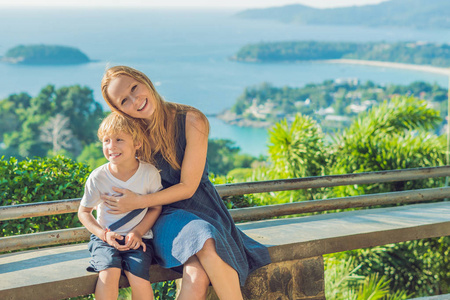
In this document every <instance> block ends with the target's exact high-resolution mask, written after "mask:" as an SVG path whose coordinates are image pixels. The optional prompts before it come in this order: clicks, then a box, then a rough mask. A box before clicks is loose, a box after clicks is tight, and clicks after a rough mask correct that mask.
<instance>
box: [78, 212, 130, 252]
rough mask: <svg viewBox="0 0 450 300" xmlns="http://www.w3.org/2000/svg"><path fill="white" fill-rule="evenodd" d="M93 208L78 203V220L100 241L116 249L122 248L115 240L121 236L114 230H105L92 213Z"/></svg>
mask: <svg viewBox="0 0 450 300" xmlns="http://www.w3.org/2000/svg"><path fill="white" fill-rule="evenodd" d="M93 210H94V208H93V207H85V206H82V205H80V207H79V208H78V219H79V220H80V222H81V223H82V224H83V225H84V227H86V229H87V230H89V232H90V233H92V234H95V235H96V236H98V237H99V238H100V239H101V240H102V241H105V242H106V243H108V244H110V245H111V246H113V247H115V248H117V249H118V250H124V249H122V247H123V246H120V245H119V244H118V243H117V241H116V239H119V240H121V239H123V237H122V236H121V235H119V234H117V233H115V232H112V231H111V232H107V231H106V230H104V229H103V228H102V227H101V226H100V224H98V222H97V220H96V219H95V218H94V216H93V215H92V211H93ZM125 250H126V249H125Z"/></svg>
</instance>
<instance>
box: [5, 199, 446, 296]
mask: <svg viewBox="0 0 450 300" xmlns="http://www.w3.org/2000/svg"><path fill="white" fill-rule="evenodd" d="M238 227H239V228H240V229H241V230H243V231H244V232H245V233H246V234H247V235H249V236H250V237H252V238H254V239H255V240H257V241H259V242H261V243H262V244H264V245H266V246H267V247H268V248H269V251H270V255H271V258H272V261H273V263H272V264H270V265H269V266H266V267H263V268H261V269H259V270H257V271H256V272H254V273H253V274H252V275H251V276H250V277H249V278H248V280H247V283H246V286H245V288H244V290H243V292H244V296H245V297H246V298H248V299H269V297H267V295H268V293H269V291H270V293H272V295H276V294H277V293H284V295H285V294H286V293H285V291H277V290H274V288H273V286H279V287H280V288H286V287H288V286H290V289H292V297H293V298H294V299H325V296H324V278H323V276H324V275H323V259H322V255H324V254H329V253H335V252H341V251H346V250H352V249H359V248H366V247H373V246H378V245H385V244H390V243H397V242H403V241H408V240H415V239H421V238H430V237H441V236H447V235H450V202H437V203H427V204H414V205H407V206H397V207H390V208H375V209H365V210H355V211H348V212H338V213H329V214H322V215H312V216H306V217H295V218H281V219H270V220H261V221H255V222H247V223H241V224H238ZM88 261H89V252H88V250H87V245H86V243H83V244H75V245H66V246H57V247H49V248H43V249H39V250H29V251H21V252H15V253H10V254H3V255H0V299H11V300H12V299H18V300H19V299H20V300H25V299H65V298H69V297H75V296H79V295H86V294H90V293H93V292H94V288H95V283H96V279H97V275H96V274H95V273H89V272H87V271H86V266H87V265H88ZM280 272H281V274H283V272H288V273H289V274H290V275H289V276H287V277H283V276H280ZM176 278H180V274H178V273H176V272H174V271H171V270H166V269H162V268H161V267H159V266H157V265H153V266H152V267H151V281H152V282H159V281H165V280H173V279H176ZM280 278H281V279H280ZM283 278H285V279H283ZM286 278H287V279H286ZM274 280H275V281H276V280H288V281H290V284H287V283H286V282H285V283H283V284H278V285H277V284H275V285H271V283H272V282H273V281H274ZM126 285H127V281H126V278H122V280H121V286H126ZM261 297H262V298H261ZM274 297H275V296H274ZM274 299H275V298H274ZM280 299H281V298H280ZM282 299H284V298H282ZM286 299H287V298H286Z"/></svg>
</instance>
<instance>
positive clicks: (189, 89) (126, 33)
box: [0, 7, 450, 156]
mask: <svg viewBox="0 0 450 300" xmlns="http://www.w3.org/2000/svg"><path fill="white" fill-rule="evenodd" d="M238 12H239V10H238V9H201V8H195V9H193V8H190V9H187V8H183V9H181V8H139V7H137V8H136V7H134V8H89V9H88V8H54V7H47V8H32V7H20V8H19V7H17V8H1V10H0V28H1V31H0V56H2V55H4V54H5V53H6V51H7V50H8V49H10V48H12V47H14V46H17V45H31V44H49V45H65V46H72V47H76V48H78V49H80V50H81V51H82V52H84V53H85V54H87V55H88V56H89V58H90V59H91V60H93V62H91V63H88V64H83V65H64V66H25V65H11V64H5V63H0V99H3V98H5V97H7V96H8V95H11V94H14V93H21V92H26V93H28V94H29V95H31V96H36V95H37V94H38V93H39V91H40V89H41V88H43V87H44V86H46V85H48V84H52V85H55V87H56V88H60V87H63V86H69V85H74V84H80V85H82V86H88V87H89V88H91V89H92V90H93V93H94V97H95V100H96V101H98V102H100V103H102V105H103V106H104V107H105V109H107V107H106V105H105V104H104V102H103V99H102V96H101V91H100V80H101V78H102V76H103V73H104V71H105V69H106V68H107V67H109V66H114V65H129V66H132V67H134V68H137V69H139V70H141V71H143V72H144V73H146V74H147V75H148V76H149V77H150V79H151V80H152V81H153V83H154V84H155V86H156V88H157V90H158V92H159V93H160V94H161V95H162V96H163V97H164V98H165V99H166V100H168V101H174V102H179V103H185V104H189V105H192V106H195V107H197V108H199V109H200V110H202V111H203V112H204V113H205V114H206V115H208V116H209V120H210V125H211V132H210V137H211V138H224V139H230V140H232V141H234V142H235V146H238V147H239V148H240V149H241V152H242V153H247V154H251V155H255V156H258V155H265V154H266V153H267V138H268V133H267V129H264V128H247V127H238V126H233V125H228V124H226V123H224V122H223V121H221V120H219V119H217V118H216V117H214V116H215V115H216V114H219V113H221V112H222V111H224V110H226V109H229V108H230V107H232V106H233V104H234V103H235V101H236V99H237V98H238V97H239V96H240V95H241V94H242V93H243V91H244V89H245V88H246V87H249V86H255V85H259V84H261V83H263V82H268V83H271V84H273V85H274V86H280V87H281V86H290V87H302V86H304V85H306V84H308V83H322V82H323V81H324V80H329V79H338V78H340V79H346V78H358V79H359V80H360V81H362V82H365V81H367V80H371V81H373V82H375V83H377V84H383V85H387V84H409V83H411V82H413V81H418V80H420V81H426V82H430V83H437V84H439V85H441V86H443V87H446V88H447V86H448V81H449V79H448V78H447V77H446V76H444V75H438V74H433V73H427V72H422V71H411V70H403V69H393V68H385V67H374V66H363V65H345V64H331V63H320V62H297V63H242V62H236V61H233V60H231V59H230V57H232V56H233V55H234V54H236V52H237V51H238V50H239V49H240V47H242V46H244V45H246V44H248V43H258V42H271V41H294V40H317V41H354V42H369V41H387V42H394V41H424V42H436V43H448V42H449V41H450V30H444V29H442V30H436V29H434V30H431V29H428V30H419V29H413V28H368V27H361V26H306V25H298V24H285V23H280V22H275V21H267V20H254V19H241V18H239V17H237V16H236V14H237V13H238Z"/></svg>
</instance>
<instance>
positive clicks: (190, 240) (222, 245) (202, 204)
mask: <svg viewBox="0 0 450 300" xmlns="http://www.w3.org/2000/svg"><path fill="white" fill-rule="evenodd" d="M175 121H176V124H177V130H176V131H177V158H178V161H179V162H181V161H182V159H183V156H184V150H185V148H186V135H185V124H186V114H185V113H183V112H180V113H178V114H177V116H176V120H175ZM155 160H156V166H157V168H158V169H160V170H161V181H162V185H163V188H168V187H170V186H172V185H175V184H177V183H179V182H180V174H181V172H180V170H175V169H173V168H172V167H171V166H170V164H169V163H168V162H167V161H166V160H164V159H163V157H162V155H160V154H158V155H156V157H155ZM153 234H154V237H153V245H154V250H155V259H156V262H157V263H158V264H159V265H161V266H162V267H164V268H173V269H174V270H176V271H178V272H182V266H183V264H184V263H185V262H186V261H187V260H188V259H189V258H190V257H191V256H193V255H194V254H196V253H197V252H198V251H200V250H201V249H202V248H203V245H204V243H205V241H206V240H207V239H209V238H213V239H214V240H215V245H216V251H217V253H218V255H219V256H220V257H221V258H222V259H223V260H224V261H225V262H226V263H228V264H229V265H230V266H231V267H233V268H234V269H235V270H236V271H237V273H238V275H239V282H240V284H241V286H243V285H244V284H245V280H246V278H247V276H248V274H250V273H251V272H252V271H254V270H256V269H258V268H259V267H262V266H264V265H267V264H269V263H270V256H269V252H268V250H267V248H266V247H265V246H263V245H261V244H260V243H258V242H256V241H255V240H253V239H251V238H250V237H248V236H247V235H245V234H244V233H243V232H242V231H241V230H239V229H238V228H237V227H236V226H235V224H234V221H233V219H232V218H231V216H230V213H229V212H228V210H227V208H226V206H225V204H224V203H223V201H222V199H221V198H220V196H219V194H218V193H217V191H216V189H215V188H214V185H213V184H212V183H211V181H210V180H209V178H208V164H207V163H206V166H205V170H204V171H203V175H202V179H201V182H200V185H199V187H198V189H197V191H196V192H195V194H194V195H193V196H192V197H191V198H189V199H186V200H182V201H178V202H175V203H172V204H169V205H165V206H163V209H162V213H161V216H160V217H159V218H158V220H157V221H156V223H155V225H154V226H153Z"/></svg>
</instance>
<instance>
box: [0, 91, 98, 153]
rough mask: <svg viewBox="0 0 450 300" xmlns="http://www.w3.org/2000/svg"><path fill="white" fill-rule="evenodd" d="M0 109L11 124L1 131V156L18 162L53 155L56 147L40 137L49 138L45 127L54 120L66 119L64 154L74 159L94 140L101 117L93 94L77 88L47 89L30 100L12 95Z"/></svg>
mask: <svg viewBox="0 0 450 300" xmlns="http://www.w3.org/2000/svg"><path fill="white" fill-rule="evenodd" d="M0 108H5V111H4V112H3V110H2V112H1V113H0V114H1V115H3V114H5V115H6V118H5V119H9V120H11V122H10V123H9V124H8V125H1V126H2V127H0V128H1V129H2V130H4V131H2V140H3V142H4V144H5V149H3V151H2V152H3V154H6V155H8V156H10V155H13V156H17V157H19V158H25V157H32V156H46V155H47V154H48V153H49V151H50V150H51V149H53V152H55V149H54V148H55V144H54V143H53V142H51V143H49V139H45V138H44V140H42V136H43V135H46V136H48V131H49V126H50V125H49V124H48V123H49V122H50V121H51V120H54V118H57V116H61V117H62V118H63V119H67V122H66V125H65V130H66V131H67V132H69V131H70V133H71V134H72V135H73V138H72V139H71V141H70V144H71V145H70V147H68V146H67V147H65V149H64V150H65V151H70V152H66V153H68V154H70V156H73V157H76V156H78V155H79V154H80V153H81V150H82V147H84V146H85V145H87V144H90V143H92V142H94V141H96V140H97V137H96V133H97V128H98V125H99V124H100V122H101V119H102V117H103V116H104V113H103V110H102V108H101V106H100V104H99V103H97V102H95V100H94V98H93V96H92V90H90V89H89V88H87V87H80V86H78V85H75V86H70V87H62V88H60V89H55V87H54V86H53V85H47V86H46V87H44V88H42V89H41V91H40V92H39V94H38V95H37V96H36V97H33V98H30V97H29V96H28V95H26V94H19V95H11V96H10V97H8V98H7V99H4V100H2V101H1V102H0ZM46 126H47V127H46ZM60 132H62V131H60ZM53 136H55V135H53ZM66 136H67V135H66ZM60 141H61V139H60ZM56 152H59V151H56Z"/></svg>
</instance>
